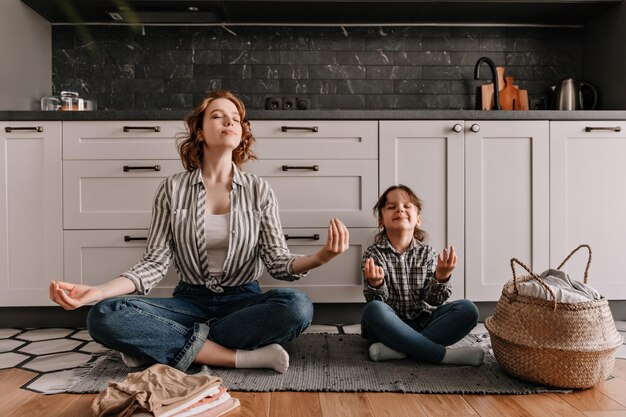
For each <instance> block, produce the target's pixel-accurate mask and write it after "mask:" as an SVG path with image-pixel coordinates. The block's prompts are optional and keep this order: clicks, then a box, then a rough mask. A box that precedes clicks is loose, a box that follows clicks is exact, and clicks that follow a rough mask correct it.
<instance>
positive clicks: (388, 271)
mask: <svg viewBox="0 0 626 417" xmlns="http://www.w3.org/2000/svg"><path fill="white" fill-rule="evenodd" d="M367 258H372V259H374V263H375V264H376V265H377V266H382V268H383V270H384V273H385V281H384V283H383V285H382V286H381V287H380V288H373V287H371V286H370V285H369V284H368V282H367V280H366V279H365V277H363V281H364V282H363V295H364V296H365V299H366V300H367V301H368V302H369V301H372V300H380V301H384V302H386V303H387V304H388V305H389V306H390V307H391V308H393V309H394V311H395V312H396V313H397V314H398V315H399V316H400V317H403V318H405V319H409V320H413V319H415V318H417V317H418V316H421V315H426V316H430V313H431V312H432V310H434V309H435V307H434V306H439V305H441V304H443V303H444V302H445V301H446V300H447V299H448V298H449V297H450V294H451V292H452V288H451V286H450V281H446V282H444V283H441V282H439V281H437V280H436V279H435V269H436V268H437V256H436V254H435V251H434V250H433V248H432V247H430V246H428V245H426V244H424V243H423V242H419V241H417V240H416V239H413V240H412V241H411V245H410V246H409V248H408V249H407V251H406V252H404V253H399V252H398V251H397V250H396V249H395V248H394V247H393V246H392V245H391V243H389V240H388V239H387V236H382V238H381V239H380V241H379V242H377V243H375V244H373V245H372V246H370V247H369V248H367V249H366V250H365V251H364V252H363V262H362V264H361V270H363V266H364V265H365V260H366V259H367Z"/></svg>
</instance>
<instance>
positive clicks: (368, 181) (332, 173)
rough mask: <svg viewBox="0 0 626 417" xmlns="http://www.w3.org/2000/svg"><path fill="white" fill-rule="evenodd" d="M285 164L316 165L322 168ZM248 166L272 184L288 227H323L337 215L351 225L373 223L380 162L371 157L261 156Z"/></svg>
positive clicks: (284, 222) (281, 217)
mask: <svg viewBox="0 0 626 417" xmlns="http://www.w3.org/2000/svg"><path fill="white" fill-rule="evenodd" d="M283 165H289V166H294V165H297V166H307V167H310V166H314V165H315V166H317V167H319V170H317V171H314V170H311V169H289V170H288V171H284V170H283V169H282V166H283ZM246 170H247V171H248V172H251V173H253V174H256V175H259V176H260V177H263V178H265V179H266V180H267V181H268V182H269V183H270V185H271V187H272V189H273V190H274V193H275V194H276V197H277V198H278V203H279V208H280V220H281V222H282V225H283V226H285V227H324V226H327V225H328V221H329V220H330V218H331V217H338V218H339V219H341V220H342V221H343V222H344V223H345V224H346V226H348V227H374V226H375V225H376V222H375V219H374V217H373V216H372V211H371V208H370V207H372V206H373V205H374V203H375V202H376V192H377V190H378V177H377V173H378V172H377V171H378V170H377V164H376V161H369V160H363V161H359V160H349V161H329V160H301V161H297V163H294V161H291V160H260V161H253V162H250V163H248V164H246Z"/></svg>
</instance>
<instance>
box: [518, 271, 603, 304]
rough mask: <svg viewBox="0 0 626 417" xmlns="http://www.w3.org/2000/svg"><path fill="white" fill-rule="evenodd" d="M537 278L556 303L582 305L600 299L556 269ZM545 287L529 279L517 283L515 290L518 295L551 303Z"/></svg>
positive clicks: (590, 288) (585, 285) (596, 292)
mask: <svg viewBox="0 0 626 417" xmlns="http://www.w3.org/2000/svg"><path fill="white" fill-rule="evenodd" d="M539 277H541V278H542V280H543V283H544V284H546V286H547V287H548V288H550V290H552V293H553V294H554V296H555V298H556V301H557V302H558V303H582V302H586V301H592V300H599V299H600V298H602V296H601V295H600V293H599V292H598V291H597V290H595V289H594V288H592V287H590V286H589V285H587V284H583V283H582V282H579V281H575V280H572V279H570V277H569V275H567V274H566V273H565V272H563V271H559V270H558V269H548V270H547V271H545V272H543V273H542V274H541V275H539ZM546 286H543V285H541V283H540V282H539V281H537V280H535V279H531V280H528V281H525V282H521V283H519V284H518V286H517V288H518V291H519V294H520V295H526V296H528V297H535V298H541V299H544V300H549V301H552V295H550V293H548V290H547V289H546Z"/></svg>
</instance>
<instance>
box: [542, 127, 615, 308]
mask: <svg viewBox="0 0 626 417" xmlns="http://www.w3.org/2000/svg"><path fill="white" fill-rule="evenodd" d="M615 126H619V127H621V132H614V131H611V130H598V131H593V132H586V131H585V130H586V127H615ZM625 160H626V123H624V122H616V121H606V122H602V121H594V122H552V123H551V124H550V179H551V180H550V193H551V199H550V227H551V240H550V265H551V266H553V267H557V266H558V265H559V263H560V262H561V261H563V259H565V257H566V256H567V255H568V254H569V253H570V252H571V251H572V250H573V249H574V248H576V247H577V246H578V245H580V244H583V243H586V244H588V245H589V246H591V249H592V251H593V258H592V262H591V268H590V271H589V281H588V283H589V284H590V285H591V286H592V287H594V288H597V289H598V290H599V291H600V293H601V294H602V295H604V296H605V297H607V298H609V299H621V300H623V299H626V273H625V272H624V265H623V258H624V249H625V248H626V217H624V213H626V196H625V194H624V192H623V185H622V183H623V182H624V179H626V165H625V164H624V161H625ZM586 262H587V251H586V250H584V249H583V250H581V253H578V254H577V255H575V256H574V257H573V258H572V259H570V260H569V261H568V263H567V264H566V265H565V267H564V270H566V271H567V272H568V274H569V275H570V277H571V278H572V279H576V280H580V281H582V279H583V272H584V269H585V265H586Z"/></svg>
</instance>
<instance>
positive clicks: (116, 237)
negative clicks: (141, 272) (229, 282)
mask: <svg viewBox="0 0 626 417" xmlns="http://www.w3.org/2000/svg"><path fill="white" fill-rule="evenodd" d="M147 237H148V230H136V229H132V230H69V231H65V232H64V264H65V277H64V279H65V281H68V282H74V283H80V284H86V285H100V284H104V283H105V282H107V281H109V280H111V279H113V278H115V277H117V276H119V275H120V274H121V273H123V272H125V271H127V270H128V269H129V268H130V267H132V266H133V265H135V264H136V263H137V262H138V261H139V260H140V259H141V258H142V256H143V253H144V251H145V249H146V240H147ZM177 283H178V278H177V276H176V272H175V269H174V266H173V265H170V268H169V270H168V273H167V275H166V277H165V278H164V279H163V280H162V281H161V282H159V284H158V286H157V287H156V288H154V289H153V290H152V291H151V292H150V294H149V295H150V296H151V297H169V296H171V295H172V292H173V291H174V288H175V287H176V284H177Z"/></svg>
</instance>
